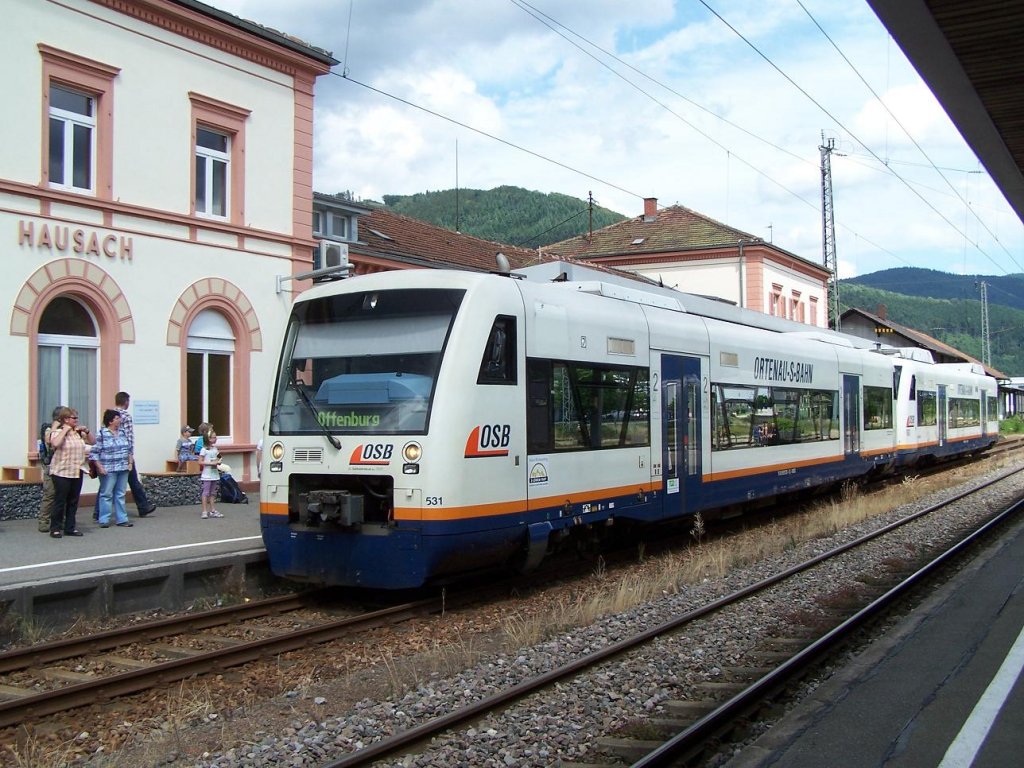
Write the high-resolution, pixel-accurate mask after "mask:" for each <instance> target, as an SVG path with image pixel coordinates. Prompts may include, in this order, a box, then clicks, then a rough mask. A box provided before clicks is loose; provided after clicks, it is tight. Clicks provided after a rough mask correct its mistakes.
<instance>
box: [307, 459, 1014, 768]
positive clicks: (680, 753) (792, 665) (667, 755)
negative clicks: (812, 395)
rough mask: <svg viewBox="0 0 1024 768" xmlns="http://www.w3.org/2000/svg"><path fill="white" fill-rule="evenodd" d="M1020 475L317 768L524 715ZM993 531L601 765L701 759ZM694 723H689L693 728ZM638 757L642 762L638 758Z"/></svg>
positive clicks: (763, 658) (659, 721)
mask: <svg viewBox="0 0 1024 768" xmlns="http://www.w3.org/2000/svg"><path fill="white" fill-rule="evenodd" d="M1022 471H1024V469H1022V468H1015V469H1012V470H1011V471H1009V472H1005V473H1003V474H1001V475H999V476H998V477H997V478H995V479H993V480H990V481H988V482H986V483H983V484H981V485H979V486H977V487H975V488H971V489H970V490H968V491H964V492H962V493H959V494H956V495H954V496H952V497H951V498H948V499H945V500H943V501H942V502H940V503H938V504H934V505H932V506H929V507H927V508H925V509H923V510H919V511H917V512H915V513H913V514H910V515H907V516H906V517H904V518H902V519H900V520H898V521H897V522H895V523H892V524H890V525H887V526H885V527H883V528H880V529H879V530H876V531H873V532H871V533H869V534H867V535H865V536H861V537H860V538H857V539H856V540H854V541H851V542H848V543H846V544H843V545H842V546H839V547H836V548H834V549H831V550H829V551H827V552H823V553H821V554H819V555H817V556H815V557H813V558H810V559H808V560H806V561H804V562H801V563H799V564H797V565H794V566H792V567H790V568H787V569H785V570H784V571H781V572H779V573H777V574H775V575H773V576H771V577H770V578H766V579H763V580H761V581H758V582H757V583H754V584H750V585H748V586H746V587H744V588H742V589H739V590H736V591H735V592H732V593H730V594H728V595H725V596H723V597H721V598H719V599H717V600H714V601H712V602H709V603H707V604H705V605H702V606H700V607H698V608H695V609H693V610H690V611H687V612H686V613H684V614H682V615H680V616H677V617H674V618H672V619H671V620H669V621H666V622H664V623H662V624H659V625H657V626H653V627H651V628H649V629H647V630H645V631H643V632H639V633H636V634H634V635H632V636H630V637H627V638H624V639H622V640H619V641H617V642H614V643H610V644H608V645H606V646H605V647H602V648H600V649H599V650H596V651H593V652H591V653H588V654H586V655H584V656H581V657H578V658H576V659H574V660H573V661H571V662H569V663H565V664H562V665H560V666H557V667H555V668H553V669H551V670H549V671H547V672H545V673H543V674H540V675H537V676H534V677H531V678H529V679H526V680H523V681H522V682H520V683H518V684H516V685H512V686H510V687H508V688H505V689H503V690H502V691H500V692H498V693H494V694H492V695H488V696H485V697H483V698H480V699H478V700H476V701H474V702H472V703H471V704H467V705H465V706H462V707H460V708H456V709H453V710H452V711H449V712H447V713H445V714H444V715H442V716H439V717H435V718H431V719H429V720H427V721H424V722H421V723H419V724H417V725H415V726H413V727H410V728H407V729H406V730H403V731H401V732H399V733H395V734H393V735H391V736H388V737H387V738H383V739H381V740H379V741H377V742H375V743H373V744H370V745H368V746H365V747H363V748H361V749H359V750H358V751H354V752H352V753H350V754H348V755H346V756H344V757H342V758H340V759H338V760H334V761H332V762H328V763H325V764H324V765H323V768H353V767H354V766H363V765H370V764H371V763H374V762H376V761H380V760H386V759H388V758H392V759H394V758H396V757H397V756H400V755H405V754H408V753H416V752H419V751H421V750H424V751H425V750H427V749H428V748H433V747H434V746H435V745H436V743H437V742H440V741H442V740H443V739H444V738H445V736H444V734H446V732H449V731H453V730H455V729H465V728H467V727H470V726H472V725H474V724H479V723H480V722H482V721H484V720H485V719H487V718H493V717H497V714H496V713H499V712H501V711H503V710H505V709H507V708H511V707H513V706H522V707H528V706H529V704H528V703H523V704H520V702H522V701H523V700H525V699H527V698H528V697H531V696H537V695H544V694H546V693H548V692H550V691H551V690H552V689H553V688H555V687H556V686H562V687H570V686H571V681H572V680H573V679H574V678H575V677H577V676H580V675H583V674H586V673H590V672H592V671H593V670H595V668H597V667H598V666H600V665H604V664H607V663H608V662H611V661H613V660H617V659H619V658H621V657H625V656H626V655H627V654H629V653H631V652H633V651H636V650H638V649H643V648H645V647H647V646H650V645H651V644H652V643H654V642H657V641H661V640H662V639H664V638H666V637H668V636H670V635H671V634H672V633H675V632H678V631H680V630H682V629H683V628H685V627H688V626H691V625H694V624H696V623H697V622H700V621H702V620H705V619H708V618H709V617H711V616H713V615H714V614H716V613H717V612H719V611H722V610H723V609H725V608H729V607H732V606H735V605H736V604H737V603H739V602H741V601H744V600H748V599H750V598H752V597H755V596H759V595H762V594H764V593H766V592H767V591H769V590H771V589H773V588H774V587H776V586H777V585H779V584H782V583H783V582H785V581H787V580H788V579H791V578H793V577H796V576H799V575H801V574H804V573H806V572H808V571H810V570H811V569H814V568H816V567H817V566H819V565H821V564H823V563H827V562H828V561H830V560H832V559H834V558H837V557H839V556H841V555H843V554H844V553H847V552H850V551H852V550H854V549H856V548H857V547H860V546H862V545H865V544H867V543H868V542H871V541H874V540H876V539H879V538H880V537H884V536H886V535H887V534H889V533H891V532H893V531H896V530H898V529H899V528H902V527H903V526H905V525H907V524H909V523H912V522H914V521H917V520H920V519H922V518H925V517H927V516H928V515H931V514H933V513H935V512H936V511H937V510H940V509H942V508H944V507H947V506H949V505H951V504H954V503H956V502H959V501H961V500H964V499H967V498H969V497H971V496H972V495H973V494H975V493H978V492H979V491H981V490H984V489H986V488H988V487H990V486H992V485H994V484H996V483H999V482H1002V481H1003V480H1005V479H1007V478H1009V477H1012V476H1014V475H1016V474H1018V473H1020V472H1022ZM1020 509H1021V503H1020V502H1019V501H1018V503H1017V505H1016V506H1014V507H1013V508H1012V510H1011V511H1008V512H1004V513H1003V515H1002V516H1001V517H1000V518H999V519H1000V520H1001V519H1003V518H1005V517H1007V516H1010V515H1015V514H1018V513H1019V511H1020ZM996 525H998V523H997V522H995V521H993V522H991V523H989V524H988V525H987V526H986V527H984V528H982V529H980V531H979V532H977V533H974V534H972V535H971V536H970V537H967V538H965V539H964V540H963V541H962V542H961V543H958V544H957V545H956V546H955V547H953V548H952V549H951V551H950V552H949V553H945V554H943V555H942V556H941V557H939V558H936V559H935V560H934V561H933V562H932V563H931V564H929V565H927V566H925V567H924V568H922V569H921V571H922V572H921V573H920V574H915V576H914V577H913V578H911V579H910V580H908V581H907V583H906V584H900V585H897V586H893V587H891V588H888V587H887V588H886V590H885V594H884V595H883V596H882V597H878V598H877V599H873V600H871V601H870V602H869V604H868V605H866V606H864V605H861V606H858V607H857V608H856V609H855V610H851V611H850V614H852V615H844V616H842V617H841V618H837V619H836V621H835V626H832V627H830V628H829V629H828V630H827V631H826V632H824V633H823V634H822V635H821V637H819V638H817V639H815V638H810V639H809V638H806V637H797V638H776V639H775V640H774V641H773V643H774V645H770V647H769V648H765V649H764V650H763V651H762V653H761V654H760V655H759V656H758V657H757V659H756V660H755V661H754V662H753V664H752V666H754V667H757V666H758V665H759V664H764V663H767V662H769V661H771V662H772V667H773V668H772V669H770V670H762V669H758V668H755V669H747V670H746V671H747V673H752V674H753V676H754V678H755V680H754V682H753V683H752V684H751V685H737V683H736V681H732V682H727V683H722V684H720V685H719V687H718V688H717V691H718V692H719V694H721V693H722V692H731V691H732V690H733V689H735V688H737V687H740V688H742V689H743V690H742V691H741V692H740V693H738V694H737V695H735V696H731V695H730V696H729V697H728V699H727V700H726V701H724V702H722V701H719V702H716V703H713V704H712V703H709V701H708V700H706V699H703V700H698V701H691V702H678V703H672V704H670V705H669V706H668V707H665V708H664V709H666V710H668V711H669V712H671V713H674V715H673V716H672V717H671V718H670V719H672V720H674V721H679V720H680V718H686V717H689V718H690V720H691V723H692V724H691V725H688V726H686V727H682V728H679V729H678V731H679V733H674V734H673V735H672V737H671V738H667V739H661V740H658V741H654V742H652V741H650V740H649V739H648V740H641V739H636V738H630V739H622V738H617V737H612V738H606V739H603V740H599V742H598V743H599V745H600V746H601V748H602V749H603V751H604V753H605V755H606V756H607V757H608V759H609V762H608V763H607V764H608V765H618V766H621V765H623V764H626V763H628V761H632V760H634V759H636V760H647V761H649V762H646V763H638V764H640V765H650V766H654V765H674V764H686V759H687V756H689V757H691V758H692V757H693V755H695V754H696V755H699V754H701V752H702V750H704V749H706V748H707V747H706V745H707V743H708V742H709V740H714V739H717V738H718V737H719V736H720V735H721V733H722V732H723V731H726V730H728V729H729V728H730V727H732V726H733V725H734V724H735V722H736V720H737V718H739V717H741V716H744V715H746V714H748V713H749V712H750V711H751V707H756V706H757V703H756V702H757V700H761V701H763V700H765V697H766V696H768V695H769V694H771V693H775V692H777V691H778V690H779V688H780V687H781V686H784V685H785V684H786V682H787V681H788V680H789V679H791V678H792V676H793V675H795V674H798V673H799V672H801V671H802V670H805V669H806V668H807V666H808V664H810V663H812V661H813V660H814V659H816V658H818V657H820V656H821V654H822V653H824V652H826V651H827V650H828V649H830V648H832V647H834V646H835V645H836V644H838V643H840V642H843V641H844V639H846V638H848V637H849V636H850V634H851V633H852V632H854V631H856V629H857V628H858V627H859V626H861V625H862V624H863V622H864V621H866V620H867V619H869V618H871V617H873V616H876V615H878V614H879V613H880V612H881V611H882V610H884V609H885V607H886V606H887V604H889V603H890V602H891V601H892V600H894V599H896V598H897V597H899V596H900V595H902V594H904V593H905V592H906V591H907V590H909V589H911V588H913V587H914V585H915V584H917V583H919V582H920V580H921V579H923V578H926V577H927V576H928V574H930V573H931V572H932V571H934V570H935V569H937V568H939V567H941V565H942V564H944V563H946V562H947V561H948V560H949V559H950V558H952V557H955V556H956V554H957V553H959V552H962V551H963V550H964V549H965V548H967V547H969V546H970V545H971V543H972V542H974V541H975V540H976V539H977V537H979V536H984V535H986V532H987V531H989V530H991V529H992V528H993V527H994V526H996ZM787 646H789V649H788V650H786V649H787ZM792 646H798V647H799V650H798V651H797V652H796V653H795V654H794V653H793V652H792ZM770 648H774V649H775V650H771V649H770ZM762 672H763V674H762ZM709 710H710V711H709ZM665 719H666V716H665V715H664V713H659V717H658V718H652V722H651V723H650V724H649V725H648V727H647V728H641V730H648V731H663V730H664V729H665V727H666V722H665ZM694 720H695V721H696V722H693V721H694ZM640 755H645V756H644V757H640ZM415 759H418V760H423V761H426V762H423V764H432V763H430V762H429V760H430V758H429V757H428V756H427V755H421V756H420V757H418V758H415ZM680 761H682V762H680ZM593 764H595V761H594V760H593V759H591V760H589V761H588V765H593ZM562 765H565V766H570V765H572V763H571V762H568V761H563V762H562Z"/></svg>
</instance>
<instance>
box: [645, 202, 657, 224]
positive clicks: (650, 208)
mask: <svg viewBox="0 0 1024 768" xmlns="http://www.w3.org/2000/svg"><path fill="white" fill-rule="evenodd" d="M656 218H658V198H656V197H645V198H644V221H654V220H655V219H656Z"/></svg>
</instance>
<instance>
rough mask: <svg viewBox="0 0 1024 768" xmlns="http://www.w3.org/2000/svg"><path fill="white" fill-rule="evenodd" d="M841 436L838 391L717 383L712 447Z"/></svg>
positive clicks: (814, 439) (734, 446) (817, 439)
mask: <svg viewBox="0 0 1024 768" xmlns="http://www.w3.org/2000/svg"><path fill="white" fill-rule="evenodd" d="M838 439H839V393H838V392H829V391H825V390H807V389H784V388H781V387H746V386H739V385H729V384H715V385H714V386H713V387H712V389H711V450H713V451H723V450H730V449H734V448H756V447H761V446H768V445H781V444H786V443H803V442H812V441H819V440H838Z"/></svg>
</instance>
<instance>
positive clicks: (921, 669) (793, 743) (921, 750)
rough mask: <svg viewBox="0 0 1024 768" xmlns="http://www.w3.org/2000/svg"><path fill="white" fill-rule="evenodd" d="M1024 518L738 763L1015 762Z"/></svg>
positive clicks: (1020, 731)
mask: <svg viewBox="0 0 1024 768" xmlns="http://www.w3.org/2000/svg"><path fill="white" fill-rule="evenodd" d="M1022 562H1024V523H1022V522H1020V521H1018V522H1017V523H1016V524H1014V525H1013V526H1011V528H1010V529H1009V530H1007V532H1006V533H1005V534H1004V535H1003V537H1002V538H1001V539H1000V540H999V541H998V542H996V543H995V544H993V545H990V546H989V547H988V548H987V549H986V550H985V551H984V552H982V553H981V554H979V556H978V557H977V558H976V559H975V560H974V561H973V562H972V563H970V564H969V565H967V566H965V567H964V569H963V570H962V571H961V572H960V573H959V574H958V576H957V578H955V579H953V580H952V581H950V582H948V583H947V584H945V585H943V586H942V587H940V588H939V589H938V590H937V591H936V592H935V593H934V594H933V595H931V596H930V597H928V598H927V599H926V600H925V601H924V602H923V603H922V604H921V605H919V606H918V607H917V608H916V609H915V610H914V612H913V613H912V614H911V615H909V616H908V617H907V618H906V619H904V620H903V621H901V622H899V623H898V624H896V625H895V626H894V627H892V628H891V629H890V630H889V631H888V632H886V634H885V635H884V636H883V637H882V638H880V639H879V640H878V641H877V642H875V643H873V644H872V645H871V646H869V647H868V648H867V649H866V650H865V651H864V652H863V653H861V654H860V655H859V656H858V657H857V658H855V659H854V660H852V661H851V662H850V663H848V664H846V665H844V666H843V668H841V669H840V670H839V671H838V672H837V674H836V675H835V676H834V677H833V678H832V679H830V680H828V681H826V682H825V683H824V684H823V685H821V686H820V687H819V688H817V689H816V690H815V691H814V692H813V693H812V694H811V695H810V697H809V698H808V699H807V700H805V701H804V702H802V703H801V704H800V705H798V706H797V707H796V708H795V709H794V710H793V711H792V712H790V713H789V714H788V715H787V716H786V717H784V718H783V719H782V720H781V721H780V722H779V723H777V724H776V725H775V726H773V727H772V728H771V729H770V730H769V731H767V732H766V733H765V734H764V735H763V736H762V737H761V738H760V739H759V740H758V741H757V742H756V743H755V744H753V745H752V746H750V747H749V748H747V749H746V750H744V751H743V752H741V753H740V754H739V755H738V756H737V757H736V758H734V759H733V760H731V761H730V762H729V763H727V768H769V766H778V767H780V768H781V766H785V768H818V766H822V765H843V766H846V767H847V768H877V766H883V765H884V766H889V767H891V768H897V767H899V768H903V767H905V768H918V766H925V765H927V766H939V768H968V767H970V768H1003V766H1009V765H1021V764H1022V759H1021V755H1022V753H1024V576H1022V571H1021V563H1022Z"/></svg>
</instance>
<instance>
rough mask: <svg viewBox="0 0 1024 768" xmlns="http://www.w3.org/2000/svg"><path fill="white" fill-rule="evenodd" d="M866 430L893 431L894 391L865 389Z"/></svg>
mask: <svg viewBox="0 0 1024 768" xmlns="http://www.w3.org/2000/svg"><path fill="white" fill-rule="evenodd" d="M864 429H865V430H868V429H892V390H891V389H890V388H889V387H864Z"/></svg>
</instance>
